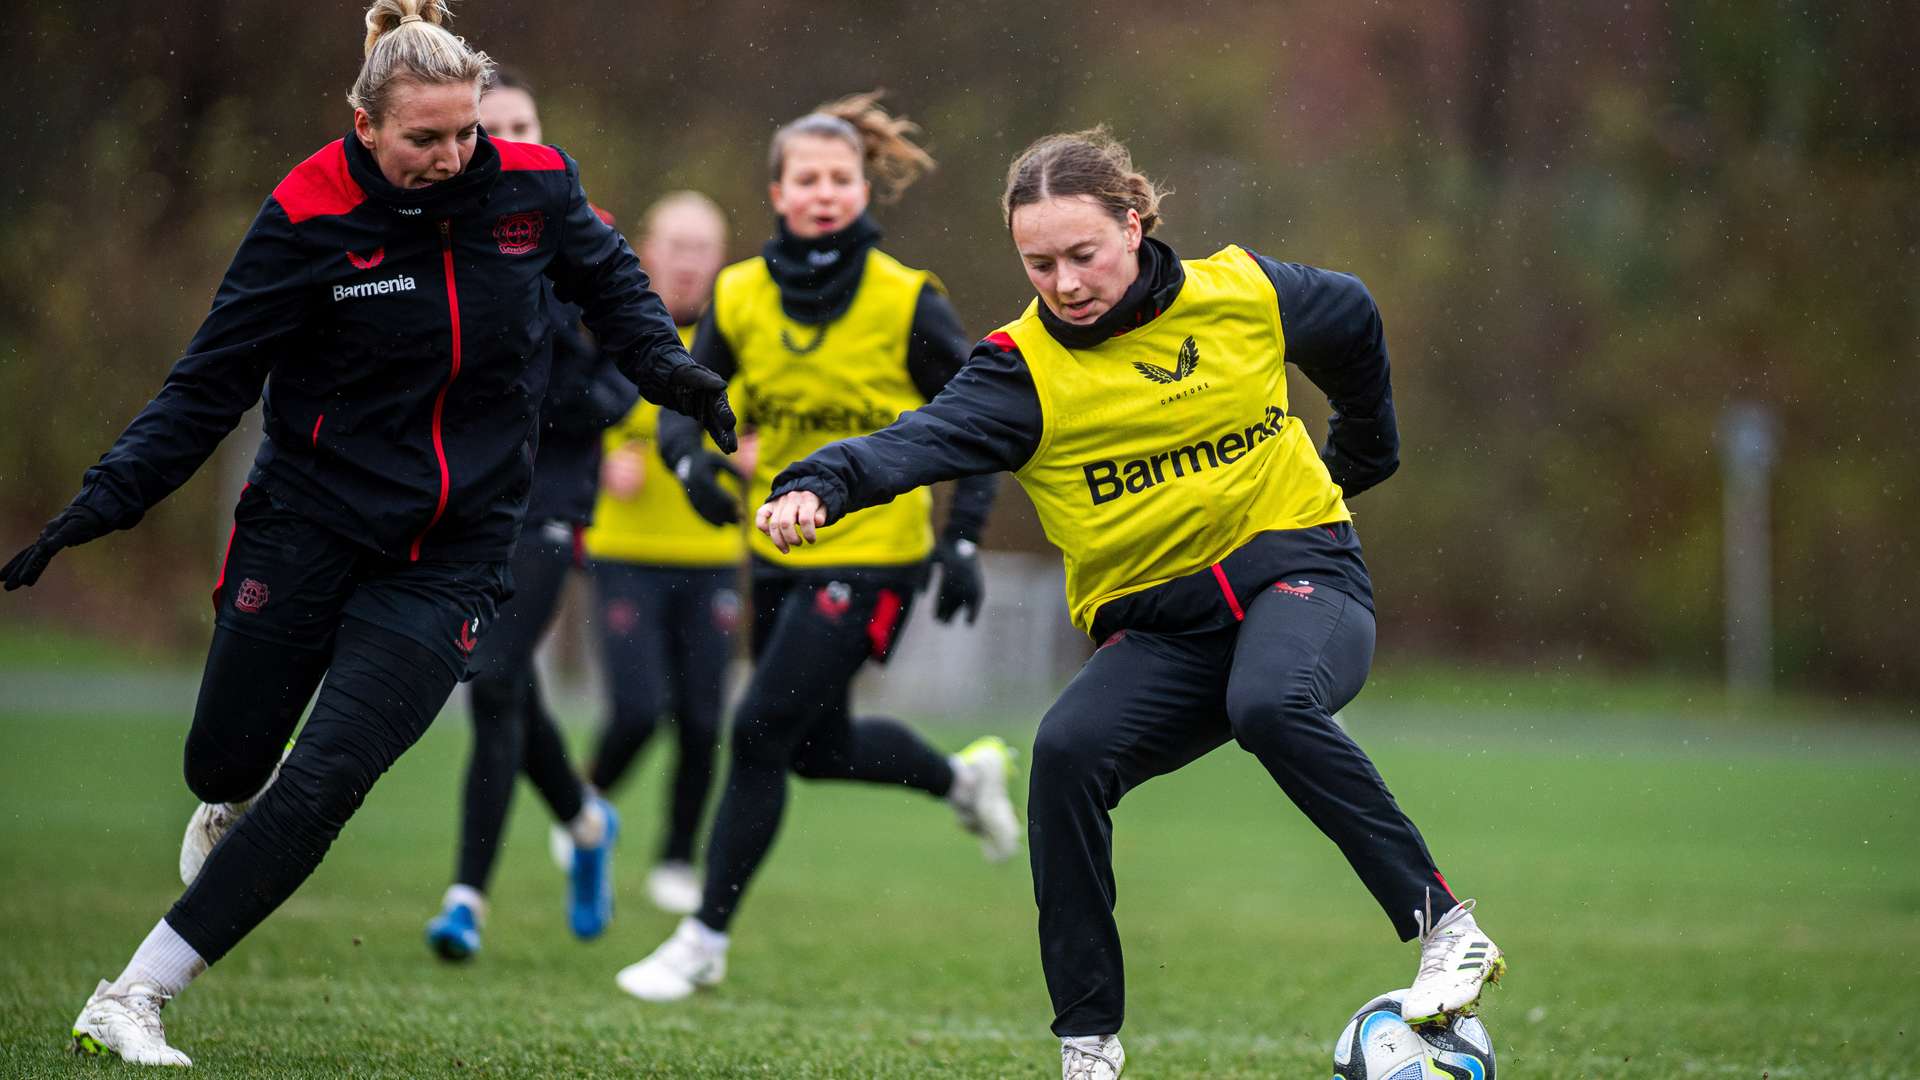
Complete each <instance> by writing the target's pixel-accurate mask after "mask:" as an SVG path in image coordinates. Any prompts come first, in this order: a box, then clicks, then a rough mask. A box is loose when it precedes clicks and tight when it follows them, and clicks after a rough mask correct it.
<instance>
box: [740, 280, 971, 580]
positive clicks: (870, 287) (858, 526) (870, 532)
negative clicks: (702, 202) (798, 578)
mask: <svg viewBox="0 0 1920 1080" xmlns="http://www.w3.org/2000/svg"><path fill="white" fill-rule="evenodd" d="M866 258H867V264H866V267H865V268H864V269H863V270H862V272H861V275H860V287H859V291H858V292H856V293H855V294H854V298H853V303H852V304H851V305H850V306H848V308H847V310H846V311H844V312H842V313H841V314H840V316H839V317H838V318H836V319H834V320H833V321H832V322H828V323H824V324H820V325H814V326H809V325H807V324H806V323H801V322H796V321H794V320H793V319H791V318H788V317H787V314H786V312H785V311H782V310H781V308H780V286H779V285H778V284H777V283H776V282H775V281H774V279H773V275H772V274H770V273H768V272H767V264H766V260H765V259H763V258H753V259H748V260H746V261H745V262H739V263H735V264H734V265H732V266H729V267H727V268H726V269H725V270H722V271H720V278H719V280H718V281H716V282H715V283H714V292H713V303H714V323H715V326H716V327H717V328H718V330H719V331H720V333H721V334H722V335H724V336H725V337H726V340H727V344H728V346H730V347H731V348H732V350H733V355H734V359H735V361H736V363H737V365H738V367H737V369H736V371H735V373H734V377H733V382H732V385H731V386H730V387H729V388H728V392H729V394H731V395H732V397H733V401H734V407H735V408H737V409H739V410H740V415H741V418H742V420H743V422H744V423H745V424H746V425H747V426H749V427H751V428H753V429H755V430H756V431H758V432H759V434H760V460H759V463H758V467H757V468H756V469H755V470H754V475H753V483H752V485H751V486H750V488H749V490H748V499H747V505H748V506H751V507H758V506H759V505H760V504H761V503H763V502H765V501H766V498H767V493H768V492H769V491H771V490H772V488H773V478H774V477H775V476H776V475H778V474H779V473H780V471H781V470H782V469H785V468H786V467H787V466H788V465H790V464H792V463H793V462H796V461H799V460H800V459H801V458H804V457H806V456H807V455H808V454H811V453H813V452H814V451H815V450H818V449H819V448H821V447H822V446H825V445H827V444H828V443H830V442H834V441H837V440H839V439H845V438H850V437H852V436H855V435H865V434H867V433H869V432H873V431H878V430H880V429H881V428H883V427H886V426H887V425H888V424H891V423H893V422H894V420H896V419H898V418H899V416H900V414H901V413H903V412H905V411H907V410H909V409H914V408H918V407H919V406H921V405H922V404H925V399H924V398H922V397H921V396H920V391H919V389H918V388H916V387H915V386H914V385H913V379H912V378H911V377H910V376H909V375H908V374H907V337H908V334H909V332H910V331H911V330H912V327H913V313H914V307H915V305H917V304H918V303H919V300H920V291H921V289H923V288H924V287H925V286H926V284H927V282H928V281H930V280H931V277H930V275H928V274H927V273H926V272H925V271H923V270H914V269H911V268H910V267H907V266H903V265H901V264H900V262H899V261H898V260H896V259H894V258H893V257H892V256H890V255H887V254H885V253H883V252H881V251H879V250H878V249H869V250H868V252H867V256H866ZM932 509H933V496H932V495H931V494H930V493H929V492H928V491H927V490H926V489H924V488H922V489H920V490H917V491H912V492H908V493H907V494H905V495H902V496H900V497H899V498H897V499H895V500H893V501H892V502H890V503H886V504H884V505H881V506H875V507H871V508H869V509H866V510H861V511H859V512H858V513H854V514H849V515H847V517H846V518H844V519H843V520H841V521H838V522H836V523H835V524H834V527H833V528H831V529H827V530H824V531H823V532H821V533H820V542H819V543H817V544H811V545H808V546H805V547H799V548H795V549H794V550H793V552H792V553H791V554H789V555H781V554H779V552H778V551H777V550H776V549H775V548H774V546H773V542H772V541H770V540H768V539H767V538H766V536H765V535H763V534H761V533H760V532H759V531H758V530H754V531H753V533H752V535H751V536H750V538H749V540H748V543H749V545H750V546H751V548H752V550H753V551H754V552H755V553H757V554H759V555H762V556H764V557H766V558H768V559H773V560H776V561H778V562H780V563H781V564H783V565H789V566H797V567H823V566H903V565H908V564H911V563H916V562H919V561H921V560H922V559H925V558H926V557H927V555H928V554H929V553H930V552H931V551H932V550H933V526H932V525H931V523H930V522H929V520H928V515H929V514H930V513H931V512H932Z"/></svg>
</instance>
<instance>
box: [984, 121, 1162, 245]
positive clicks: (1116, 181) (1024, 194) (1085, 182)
mask: <svg viewBox="0 0 1920 1080" xmlns="http://www.w3.org/2000/svg"><path fill="white" fill-rule="evenodd" d="M1171 194H1173V192H1172V190H1171V189H1162V188H1160V187H1158V186H1156V185H1155V184H1154V182H1153V181H1151V180H1149V179H1147V176H1146V174H1145V173H1143V172H1140V171H1139V170H1138V169H1135V168H1134V167H1133V155H1132V154H1131V153H1130V152H1128V150H1127V148H1126V146H1125V144H1123V143H1121V141H1120V140H1119V139H1116V138H1114V137H1113V132H1111V131H1109V130H1107V125H1105V124H1101V125H1100V126H1098V127H1092V128H1088V129H1086V130H1085V131H1063V132H1060V133H1058V134H1054V135H1048V136H1045V137H1044V138H1040V139H1037V140H1035V141H1034V143H1033V145H1031V146H1029V147H1027V148H1026V149H1025V150H1022V151H1021V152H1020V156H1019V157H1017V158H1014V159H1013V164H1012V165H1010V166H1008V167H1007V190H1006V192H1005V193H1004V194H1002V195H1001V196H1000V213H1001V216H1002V217H1003V218H1004V219H1005V221H1006V225H1007V227H1008V228H1009V229H1011V228H1012V227H1013V212H1014V211H1015V210H1017V209H1019V208H1020V207H1022V206H1026V205H1028V204H1029V203H1037V202H1039V201H1041V200H1042V199H1054V198H1062V197H1068V196H1074V195H1085V196H1086V197H1088V198H1090V199H1092V200H1093V201H1095V202H1097V203H1099V204H1100V205H1101V206H1102V207H1103V208H1105V209H1106V211H1107V213H1109V214H1112V215H1113V216H1114V218H1116V219H1117V220H1119V221H1121V222H1123V223H1124V222H1125V221H1126V220H1127V211H1129V210H1133V211H1136V212H1138V213H1139V215H1140V231H1141V232H1142V233H1151V232H1153V230H1154V229H1155V227H1157V226H1158V225H1159V224H1160V222H1161V221H1162V220H1163V219H1162V218H1161V216H1160V200H1161V199H1163V198H1165V197H1167V196H1168V195H1171Z"/></svg>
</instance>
